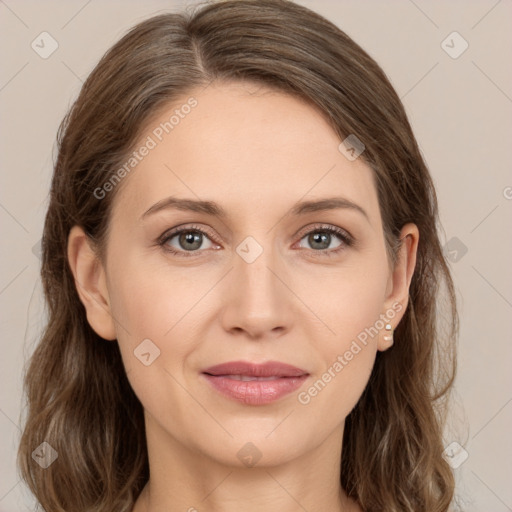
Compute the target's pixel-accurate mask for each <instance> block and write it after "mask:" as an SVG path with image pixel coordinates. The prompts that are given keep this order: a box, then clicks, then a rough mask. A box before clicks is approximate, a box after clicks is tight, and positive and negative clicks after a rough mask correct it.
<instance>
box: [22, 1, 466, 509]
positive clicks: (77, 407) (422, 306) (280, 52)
mask: <svg viewBox="0 0 512 512" xmlns="http://www.w3.org/2000/svg"><path fill="white" fill-rule="evenodd" d="M214 81H215V82H223V81H249V82H251V83H257V84H260V85H264V86H266V87H268V88H271V89H274V90H276V91H280V92H284V93H287V94H290V95H293V96H295V97H297V98H301V99H302V100H304V101H307V102H309V103H310V104H311V105H313V106H315V108H317V109H318V110H319V111H320V112H321V113H322V114H323V115H324V116H325V119H326V120H327V121H328V122H329V124H330V126H332V129H333V130H334V131H335V132H336V134H337V135H339V137H340V139H341V140H344V138H345V137H346V136H348V135H350V134H354V135H356V136H357V138H358V139H360V140H361V141H362V142H363V143H364V146H365V150H364V152H363V153H362V155H361V158H363V159H364V161H365V162H366V163H367V164H368V165H369V166H370V167H371V169H372V171H373V172H372V174H373V177H374V182H375V185H376V188H377V192H378V198H379V205H380V212H381V216H382V223H383V232H384V235H385V240H386V248H387V251H388V254H389V256H391V262H392V264H394V263H396V260H397V251H398V248H399V246H400V240H399V233H400V229H401V228H402V227H403V226H404V224H405V223H408V222H413V223H415V224H416V225H417V226H418V229H419V233H420V238H419V245H418V250H417V260H416V267H415V272H414V275H413V277H412V281H411V284H410V288H409V301H408V305H407V308H406V311H405V313H404V316H403V317H402V320H401V322H400V323H399V325H398V326H397V328H396V330H395V333H394V340H395V343H394V346H393V347H392V348H391V349H389V350H387V351H385V352H379V353H377V357H376V360H375V364H374V368H373V371H372V373H371V376H370V378H369V381H368V384H367V386H366V388H365V390H364V392H363V393H362V395H361V397H360V399H359V401H358V403H357V404H356V406H355V407H354V408H353V410H352V411H351V412H350V414H349V415H348V416H347V418H346V421H345V429H344V436H343V446H342V453H343V456H342V461H341V462H340V464H341V481H340V485H341V486H342V487H343V489H344V490H345V491H346V493H347V494H348V495H349V496H350V497H352V498H353V499H354V500H356V501H357V502H358V504H359V505H360V506H361V507H362V509H363V510H365V512H376V511H379V512H383V511H384V512H422V511H424V512H442V511H446V510H448V508H449V505H450V503H451V500H452V498H453V494H454V478H453V474H452V471H451V469H450V467H449V465H448V464H447V462H446V461H445V460H444V458H443V456H442V452H443V440H442V434H443V428H444V425H445V422H446V414H447V404H448V398H449V396H450V391H451V388H452V385H453V381H454V378H455V373H456V349H455V345H456V339H457V336H458V328H459V326H458V321H459V320H458V313H457V305H456V297H455V292H454V286H453V282H452V278H451V275H450V270H449V267H448V265H447V263H446V260H445V256H444V254H443V250H442V247H441V244H440V240H439V236H438V227H440V221H439V217H438V205H437V198H436V193H435V189H434V184H433V181H432V178H431V176H430V174H429V171H428V169H427V166H426V164H425V162H424V160H423V157H422V155H421V153H420V150H419V148H418V144H417V142H416V140H415V137H414V135H413V132H412V129H411V126H410V124H409V122H408V119H407V116H406V113H405V111H404V107H403V105H402V103H401V101H400V99H399V97H398V96H397V94H396V92H395V91H394V89H393V87H392V85H391V84H390V82H389V80H388V78H387V77H386V75H385V73H384V72H383V71H382V69H381V68H380V67H379V66H378V64H377V63H376V62H375V61H374V60H373V59H372V58H371V57H370V56H369V55H368V54H367V53H366V52H365V51H364V50H363V49H362V48H361V47H360V46H358V45H357V44H356V43H355V42H354V41H353V40H352V39H351V38H350V37H348V36H347V35H346V34H345V33H344V32H343V31H341V30H340V29H339V28H338V27H336V26H335V25H334V24H332V23H331V22H329V21H328V20H326V19H325V18H323V17H322V16H320V15H318V14H316V13H314V12H313V11H311V10H309V9H307V8H305V7H303V6H300V5H297V4H295V3H293V2H291V1H288V0H257V1H256V0H226V1H220V2H214V3H207V4H206V5H201V6H200V8H197V9H196V10H195V12H194V10H192V11H191V12H184V13H181V14H178V13H165V14H159V15H156V16H153V17H151V18H149V19H147V20H145V21H143V22H141V23H139V24H137V25H136V26H135V27H133V28H132V29H131V30H130V31H129V32H128V33H127V34H126V35H124V36H123V37H122V38H121V39H120V40H119V41H118V42H117V43H116V44H115V45H114V46H113V47H112V48H111V49H109V51H107V52H106V54H105V55H104V56H103V57H102V58H101V60H100V62H99V63H98V64H97V66H96V67H95V69H94V70H93V71H92V72H91V74H90V75H89V77H88V79H87V80H86V81H85V83H84V85H83V87H82V89H81V91H80V94H79V96H78V98H77V99H76V101H75V102H74V103H73V105H72V106H71V108H70V110H69V112H68V113H67V114H66V116H65V117H64V119H63V121H62V123H61V125H60V127H59V131H58V134H57V144H58V155H57V158H56V160H55V165H54V172H53V178H52V184H51V191H50V199H49V206H48V211H47V215H46V220H45V224H44V232H43V237H42V268H41V278H42V283H43V288H44V294H45V301H46V305H47V312H48V321H47V325H46V326H45V329H44V331H43V334H42V336H41V339H40V340H39V341H38V344H37V346H36V347H35V349H34V352H33V354H32V356H31V358H30V361H27V365H26V368H25V373H24V393H25V394H26V405H25V406H24V407H26V409H27V418H26V423H25V424H24V426H23V431H22V436H21V440H20V445H19V449H18V459H17V462H18V466H19V469H20V471H21V475H22V478H23V479H24V480H25V482H26V483H27V484H28V486H29V488H30V490H31V491H32V493H33V494H34V495H35V497H36V498H37V500H38V502H39V503H40V504H41V505H42V506H43V507H44V509H46V510H51V511H52V512H62V511H66V512H69V511H71V510H73V511H74V512H86V511H87V512H107V511H108V512H111V511H112V510H116V511H119V512H128V511H131V510H132V507H133V506H134V503H135V501H136V499H137V497H138V495H139V494H140V492H141V490H142V488H143V487H144V485H145V483H146V482H147V480H148V478H149V464H148V455H147V445H146V437H145V425H144V416H143V407H142V404H141V403H140V401H139V400H138V398H137V397H136V395H135V393H134V391H133V390H132V388H131V386H130V384H129V381H128V379H127V377H126V373H125V369H124V366H123V363H122V359H121V356H120V351H119V347H118V344H117V343H116V342H106V341H105V340H103V339H102V338H101V337H100V336H98V335H97V334H96V333H95V332H94V331H93V329H92V328H91V327H90V325H89V324H88V322H87V319H86V314H85V309H84V306H83V305H82V303H81V301H80V299H79V297H78V293H77V290H76V286H75V281H74V278H73V275H72V272H71V270H70V266H69V264H68V260H67V240H68V235H69V232H70V230H71V228H72V227H73V226H75V225H79V226H81V227H82V228H83V229H84V230H85V232H86V233H87V234H88V236H89V237H90V239H91V241H93V242H94V243H95V244H96V246H97V248H98V251H99V253H101V250H102V248H104V246H105V241H106V240H107V233H108V227H109V219H110V216H111V211H112V202H113V199H114V197H115V195H116V190H113V191H112V192H111V193H109V194H106V196H105V197H104V198H103V199H101V200H99V199H98V198H97V197H96V195H95V194H94V191H95V190H97V188H98V187H101V186H102V185H104V183H105V182H106V181H107V180H109V179H110V178H111V177H112V176H113V175H114V173H115V172H116V170H117V169H119V167H120V166H121V165H122V163H123V162H125V161H126V159H127V158H128V157H129V154H130V153H131V151H132V150H133V148H134V145H135V143H136V142H137V140H138V138H139V137H140V136H141V129H142V127H144V126H145V124H147V122H148V121H149V120H151V119H152V118H154V116H155V115H156V114H158V112H160V111H162V109H163V108H165V107H168V105H169V103H170V102H173V101H175V100H176V99H177V98H179V97H183V95H185V94H187V93H189V92H190V91H191V90H193V89H194V88H196V87H201V86H206V85H208V84H210V83H212V82H214ZM443 291H444V292H446V293H444V294H443V293H442V292H443ZM441 295H443V296H444V298H445V299H446V305H445V306H442V305H441ZM441 311H443V312H444V313H445V315H444V319H443V320H444V323H443V324H441V323H440V320H441V318H440V313H441ZM443 326H444V327H445V328H443ZM44 441H46V442H48V443H49V444H50V445H51V446H52V447H53V448H54V449H55V450H56V451H57V453H58V459H57V461H56V462H55V463H53V464H51V465H50V466H49V467H48V468H47V469H42V468H41V467H40V466H39V465H38V464H36V463H35V462H34V460H32V457H31V454H32V452H33V450H34V449H35V448H36V447H37V446H39V445H40V444H41V443H42V442H44Z"/></svg>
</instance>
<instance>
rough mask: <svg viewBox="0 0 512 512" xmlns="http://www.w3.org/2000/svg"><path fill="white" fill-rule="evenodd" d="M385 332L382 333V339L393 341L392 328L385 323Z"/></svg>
mask: <svg viewBox="0 0 512 512" xmlns="http://www.w3.org/2000/svg"><path fill="white" fill-rule="evenodd" d="M385 329H386V334H385V335H384V341H388V342H391V343H393V328H392V327H391V324H386V327H385Z"/></svg>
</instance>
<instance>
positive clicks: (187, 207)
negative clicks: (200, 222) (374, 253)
mask: <svg viewBox="0 0 512 512" xmlns="http://www.w3.org/2000/svg"><path fill="white" fill-rule="evenodd" d="M167 209H175V210H182V211H189V212H197V213H205V214H207V215H212V216H214V217H219V218H221V219H225V218H227V217H228V214H227V212H226V211H225V210H224V208H222V206H220V205H219V204H217V203H215V202H213V201H201V200H196V199H184V198H178V197H173V196H171V197H167V198H165V199H162V200H161V201H158V202H157V203H155V204H154V205H153V206H151V208H149V209H148V210H146V211H145V212H144V213H143V214H142V217H141V220H142V219H144V218H146V217H147V216H149V215H152V214H154V213H156V212H159V211H162V210H167ZM336 209H347V210H354V211H357V212H359V213H361V214H362V215H363V216H364V217H365V218H366V220H367V221H368V222H370V219H369V217H368V214H367V213H366V211H365V210H364V209H363V208H362V207H361V206H359V205H358V204H356V203H354V202H352V201H350V200H348V199H345V198H343V197H327V198H324V199H318V200H314V201H302V202H300V203H296V204H295V205H294V206H293V207H292V208H291V210H290V211H289V214H291V215H305V214H307V213H311V212H320V211H328V210H336Z"/></svg>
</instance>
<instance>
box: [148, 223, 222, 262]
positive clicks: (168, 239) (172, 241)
mask: <svg viewBox="0 0 512 512" xmlns="http://www.w3.org/2000/svg"><path fill="white" fill-rule="evenodd" d="M210 238H214V237H213V235H211V234H210V233H207V232H206V231H205V230H203V229H201V228H199V227H197V226H185V227H180V228H176V229H173V230H172V231H170V232H167V233H164V235H162V237H161V239H160V240H159V242H158V243H159V245H161V246H162V247H163V248H164V250H166V251H168V252H170V253H172V254H176V255H177V256H183V257H189V256H194V255H195V253H197V252H199V250H200V249H212V248H213V247H212V241H211V240H210ZM205 241H206V242H209V244H210V245H209V246H208V243H207V244H206V246H205V244H204V242H205Z"/></svg>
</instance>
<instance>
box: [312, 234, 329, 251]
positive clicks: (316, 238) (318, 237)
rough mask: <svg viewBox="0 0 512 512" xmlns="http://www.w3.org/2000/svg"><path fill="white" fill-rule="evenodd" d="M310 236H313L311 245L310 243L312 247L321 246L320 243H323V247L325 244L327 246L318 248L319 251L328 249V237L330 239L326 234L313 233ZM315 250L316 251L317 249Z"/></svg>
mask: <svg viewBox="0 0 512 512" xmlns="http://www.w3.org/2000/svg"><path fill="white" fill-rule="evenodd" d="M312 236H313V243H312V246H313V247H314V246H315V244H317V243H319V244H320V245H322V241H323V245H325V242H327V245H326V246H325V247H319V248H320V249H326V248H327V247H329V237H330V235H329V234H328V233H315V234H314V235H312ZM317 249H318V247H317Z"/></svg>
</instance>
